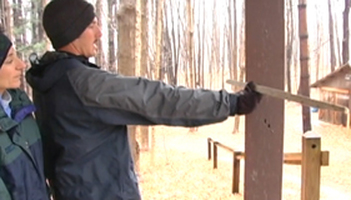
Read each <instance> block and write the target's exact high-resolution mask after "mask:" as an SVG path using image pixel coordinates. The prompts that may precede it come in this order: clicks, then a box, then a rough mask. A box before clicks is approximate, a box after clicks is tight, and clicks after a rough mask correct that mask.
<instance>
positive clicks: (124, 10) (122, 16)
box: [118, 0, 140, 171]
mask: <svg viewBox="0 0 351 200" xmlns="http://www.w3.org/2000/svg"><path fill="white" fill-rule="evenodd" d="M138 5H139V1H138V0H122V1H121V5H120V9H119V11H118V32H119V34H118V45H119V48H118V60H119V72H120V73H121V74H123V75H125V76H134V75H136V74H137V73H138V74H139V73H140V68H139V67H140V45H139V44H140V34H138V33H137V31H138V30H140V29H138V28H137V27H139V25H138V20H137V17H138V16H137V13H138V10H137V9H138V8H139V7H138ZM128 132H129V133H128V135H129V142H130V145H131V150H132V155H133V160H134V163H135V167H136V169H137V171H139V158H140V149H139V145H138V143H137V141H136V133H137V130H136V126H128Z"/></svg>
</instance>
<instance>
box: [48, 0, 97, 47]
mask: <svg viewBox="0 0 351 200" xmlns="http://www.w3.org/2000/svg"><path fill="white" fill-rule="evenodd" d="M94 18H95V13H94V7H93V5H91V4H90V3H88V2H86V1H85V0H52V1H51V2H50V3H48V5H47V6H46V7H45V9H44V14H43V26H44V30H45V32H46V34H47V36H48V37H49V39H50V41H51V43H52V46H53V47H54V49H56V50H57V49H59V48H61V47H63V46H65V45H67V44H69V43H71V42H72V41H73V40H75V39H77V38H78V37H79V36H80V35H81V34H82V33H83V31H84V30H85V29H86V28H87V27H88V26H89V24H90V23H91V22H92V21H93V20H94Z"/></svg>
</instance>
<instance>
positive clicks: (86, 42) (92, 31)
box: [72, 18, 102, 58]
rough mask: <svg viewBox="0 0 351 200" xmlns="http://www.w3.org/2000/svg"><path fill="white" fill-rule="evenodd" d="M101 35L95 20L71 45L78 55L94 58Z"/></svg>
mask: <svg viewBox="0 0 351 200" xmlns="http://www.w3.org/2000/svg"><path fill="white" fill-rule="evenodd" d="M101 36H102V33H101V29H100V26H99V24H98V21H97V19H96V18H95V19H94V20H93V22H92V23H91V24H90V25H89V26H88V27H87V28H86V29H85V30H84V32H83V33H82V34H81V35H80V36H79V37H78V38H77V39H76V40H74V41H73V42H72V43H73V45H74V46H75V48H76V50H77V51H78V53H79V55H82V56H85V57H87V58H89V57H92V56H95V55H96V53H97V50H98V49H97V45H96V44H97V42H98V41H99V39H100V38H101Z"/></svg>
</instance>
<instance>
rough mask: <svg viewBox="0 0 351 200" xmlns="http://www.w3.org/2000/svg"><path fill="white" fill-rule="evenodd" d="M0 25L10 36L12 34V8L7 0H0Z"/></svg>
mask: <svg viewBox="0 0 351 200" xmlns="http://www.w3.org/2000/svg"><path fill="white" fill-rule="evenodd" d="M0 16H1V18H0V20H1V23H0V25H1V26H2V27H3V28H5V33H6V34H7V35H8V36H9V37H10V38H11V37H12V35H13V27H12V23H13V21H12V17H11V16H12V10H11V4H10V1H9V0H1V1H0Z"/></svg>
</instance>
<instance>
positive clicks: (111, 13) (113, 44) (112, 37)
mask: <svg viewBox="0 0 351 200" xmlns="http://www.w3.org/2000/svg"><path fill="white" fill-rule="evenodd" d="M116 7H117V2H116V0H108V21H109V23H108V35H109V37H108V53H109V56H108V58H109V62H108V66H109V71H110V72H112V73H116V72H117V56H116V48H117V41H116V36H117V34H116V32H117V31H116V29H117V20H116Z"/></svg>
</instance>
